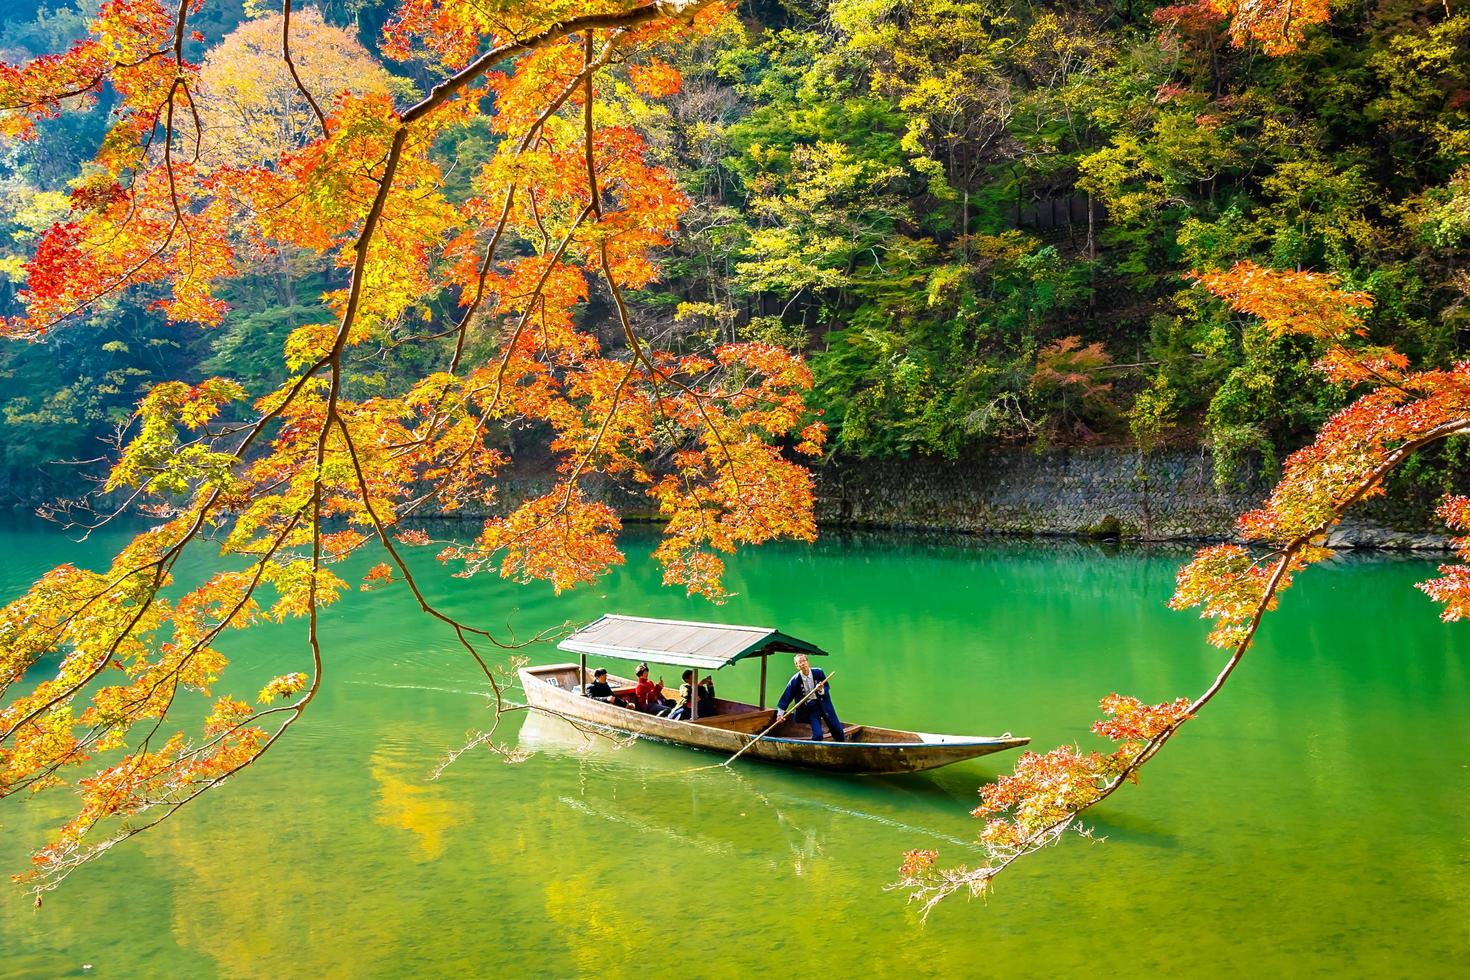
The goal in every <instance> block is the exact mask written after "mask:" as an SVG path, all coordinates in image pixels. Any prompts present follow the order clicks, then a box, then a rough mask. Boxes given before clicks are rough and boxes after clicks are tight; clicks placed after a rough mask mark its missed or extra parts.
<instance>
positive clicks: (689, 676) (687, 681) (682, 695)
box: [669, 670, 715, 721]
mask: <svg viewBox="0 0 1470 980" xmlns="http://www.w3.org/2000/svg"><path fill="white" fill-rule="evenodd" d="M682 676H683V679H684V683H682V684H680V685H679V700H677V701H675V702H674V710H673V711H671V712H669V717H670V718H671V719H673V720H674V721H688V720H689V702H690V701H691V700H693V698H694V691H693V690H692V688H693V687H694V671H692V670H686V671H684V673H683V675H682ZM714 697H715V681H714V678H713V677H701V678H700V679H699V714H700V716H701V717H703V716H707V715H712V714H714V713H715V706H714Z"/></svg>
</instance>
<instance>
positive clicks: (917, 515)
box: [17, 447, 1450, 552]
mask: <svg viewBox="0 0 1470 980" xmlns="http://www.w3.org/2000/svg"><path fill="white" fill-rule="evenodd" d="M550 466H551V464H550V462H549V461H546V462H544V464H543V465H541V466H536V467H531V468H529V469H526V470H520V471H512V472H510V473H508V474H506V475H505V476H504V477H503V478H502V479H501V480H500V481H499V487H500V490H499V499H500V500H501V501H504V502H506V503H510V502H512V501H520V500H526V499H531V498H534V497H538V496H541V495H543V494H545V493H548V492H550V491H551V490H552V489H553V487H554V486H555V482H556V477H555V474H554V473H553V472H552V471H551V468H550ZM813 475H814V476H815V478H816V490H817V522H818V524H819V525H821V526H822V527H824V528H830V529H842V528H851V529H868V530H901V531H930V532H941V533H960V534H970V535H1005V536H1015V537H1072V538H1094V539H1096V538H1102V539H1117V540H1128V541H1186V542H1199V541H1228V540H1232V539H1233V538H1234V537H1235V532H1234V528H1235V520H1236V518H1237V517H1238V516H1239V515H1240V514H1241V513H1243V512H1244V511H1247V510H1250V509H1252V508H1254V507H1257V506H1259V505H1260V503H1261V501H1262V500H1263V499H1264V498H1265V497H1266V495H1267V494H1268V493H1269V492H1270V486H1269V485H1267V484H1265V483H1264V482H1262V481H1260V480H1249V479H1247V480H1244V481H1243V482H1242V483H1241V485H1240V486H1238V487H1237V488H1235V489H1231V490H1225V491H1222V490H1220V489H1218V488H1216V486H1215V484H1214V461H1213V459H1212V458H1211V456H1210V454H1209V452H1208V451H1207V450H1204V449H1180V450H1167V451H1163V452H1157V453H1152V454H1149V455H1148V456H1146V457H1144V458H1142V459H1140V458H1139V456H1138V454H1137V453H1136V452H1133V451H1132V450H1128V449H1124V448H1118V447H1107V448H1090V449H1055V450H1047V451H1042V452H1038V451H1035V450H1029V449H1003V450H996V451H993V452H991V453H989V454H987V455H985V456H983V457H977V458H975V459H969V460H946V459H934V458H923V457H920V458H915V459H903V460H846V461H833V462H829V463H827V464H824V465H821V466H817V467H815V468H814V469H813ZM585 492H586V495H587V496H588V497H590V498H592V499H595V500H601V501H603V502H605V503H607V504H608V505H610V506H611V507H612V508H613V509H614V510H616V511H617V512H618V514H619V515H621V516H622V518H623V520H624V521H627V522H656V521H658V520H659V515H658V512H657V510H656V508H655V507H654V505H653V502H652V501H651V500H649V498H648V497H647V496H645V495H643V494H642V493H641V492H640V488H638V487H627V486H622V485H618V484H614V483H612V482H610V481H606V480H600V479H597V478H593V479H591V480H588V481H587V483H586V487H585ZM1388 503H1389V506H1387V507H1385V506H1382V505H1379V504H1370V505H1369V506H1368V507H1366V508H1364V510H1363V512H1361V513H1359V514H1356V515H1353V516H1352V517H1351V518H1350V520H1349V521H1347V522H1345V523H1344V524H1343V525H1342V526H1341V527H1338V528H1335V529H1334V530H1333V531H1332V533H1331V534H1330V535H1328V542H1327V543H1328V545H1329V546H1330V547H1333V548H1339V549H1352V548H1359V549H1377V550H1384V551H1423V552H1444V551H1448V550H1450V538H1449V536H1448V535H1447V534H1444V533H1443V532H1442V531H1436V530H1435V526H1434V524H1433V521H1432V518H1431V515H1430V514H1428V513H1424V514H1418V513H1416V512H1414V511H1413V508H1410V507H1405V506H1399V505H1397V504H1396V503H1395V502H1393V501H1389V502H1388ZM1400 503H1401V502H1400ZM17 509H22V510H29V509H33V508H31V507H20V506H19V505H17ZM492 510H494V508H493V507H491V508H467V509H465V510H461V511H458V512H456V513H453V514H431V515H422V516H431V517H446V518H471V519H476V518H480V517H482V516H484V514H486V513H488V512H490V511H492ZM1390 513H1391V514H1393V515H1394V520H1393V521H1390V520H1388V519H1387V518H1386V516H1385V515H1387V514H1390Z"/></svg>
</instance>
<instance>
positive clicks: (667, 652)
mask: <svg viewBox="0 0 1470 980" xmlns="http://www.w3.org/2000/svg"><path fill="white" fill-rule="evenodd" d="M557 648H558V649H560V650H570V651H572V652H574V653H587V654H597V655H600V656H604V657H616V658H618V659H619V660H646V661H648V662H649V663H655V664H672V665H674V666H677V667H699V668H702V669H710V670H719V669H720V668H721V667H728V666H730V665H731V664H733V663H734V662H735V661H737V660H743V659H744V658H746V657H763V656H766V655H768V654H772V653H806V654H811V655H813V656H818V657H825V656H826V655H827V651H826V650H823V649H821V648H820V647H817V646H816V645H814V644H811V643H808V642H806V641H805V640H798V639H797V638H796V637H794V636H790V635H788V634H786V633H782V632H780V631H779V630H775V629H772V628H771V627H769V626H729V625H727V624H725V623H691V622H685V621H683V620H678V619H646V618H644V617H642V616H617V615H613V614H611V613H610V614H608V615H606V616H603V617H602V618H601V619H599V620H597V621H596V622H595V623H592V624H591V625H590V626H584V627H582V628H581V629H579V630H577V632H575V633H573V634H572V635H571V636H569V637H567V638H566V639H565V640H562V641H561V642H560V643H558V644H557Z"/></svg>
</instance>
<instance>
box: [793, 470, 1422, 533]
mask: <svg viewBox="0 0 1470 980" xmlns="http://www.w3.org/2000/svg"><path fill="white" fill-rule="evenodd" d="M817 481H818V508H817V517H818V520H819V521H820V522H821V523H823V524H825V525H828V526H847V527H889V528H915V529H925V530H945V531H964V532H969V533H979V534H1049V535H1084V536H1087V535H1109V536H1111V535H1113V534H1117V535H1119V536H1121V537H1124V538H1142V539H1148V540H1158V541H1168V540H1200V539H1216V540H1224V539H1229V538H1231V537H1232V536H1233V530H1234V525H1235V518H1236V517H1237V516H1238V515H1239V514H1240V513H1241V512H1242V511H1244V510H1248V509H1250V508H1252V507H1255V506H1258V505H1259V504H1260V502H1261V501H1262V500H1263V499H1264V497H1265V496H1266V494H1267V492H1268V490H1269V488H1267V487H1265V486H1264V485H1261V484H1258V483H1257V484H1255V485H1253V486H1248V487H1246V488H1245V489H1242V490H1239V491H1235V492H1229V493H1222V492H1221V491H1219V490H1217V489H1216V488H1215V485H1214V476H1213V460H1212V459H1211V457H1210V455H1209V454H1208V453H1207V452H1203V451H1201V450H1193V451H1178V450H1171V451H1166V452H1159V453H1154V454H1151V455H1149V456H1147V457H1146V458H1145V459H1144V460H1143V461H1142V465H1141V467H1140V460H1139V457H1138V455H1137V454H1136V453H1134V452H1132V451H1129V450H1123V449H1072V450H1053V451H1047V452H1040V453H1038V452H1033V451H1028V450H1013V451H1000V452H994V453H991V454H989V455H987V456H985V457H984V458H981V459H978V460H974V461H969V462H951V461H948V460H924V459H919V460H905V461H898V462H889V461H862V462H851V463H846V464H834V465H832V466H828V467H824V468H822V469H820V470H818V471H817ZM1328 544H1329V545H1330V546H1332V547H1337V548H1354V547H1366V548H1385V549H1396V550H1403V549H1412V550H1444V549H1445V548H1446V547H1447V539H1446V538H1445V536H1444V535H1442V534H1434V533H1430V532H1429V531H1428V529H1427V526H1426V527H1425V528H1424V529H1420V530H1413V531H1404V530H1396V529H1393V528H1388V527H1385V526H1382V525H1380V524H1377V523H1374V522H1373V521H1371V520H1367V519H1364V518H1361V517H1355V518H1353V519H1352V520H1350V521H1349V522H1347V523H1345V524H1344V525H1343V526H1342V527H1340V528H1337V529H1335V530H1334V531H1333V532H1332V534H1331V535H1330V536H1329V538H1328Z"/></svg>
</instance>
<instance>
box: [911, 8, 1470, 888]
mask: <svg viewBox="0 0 1470 980" xmlns="http://www.w3.org/2000/svg"><path fill="white" fill-rule="evenodd" d="M1189 10H1194V11H1195V12H1196V13H1198V14H1199V15H1200V17H1201V18H1202V19H1203V20H1204V21H1208V22H1209V23H1212V24H1213V23H1218V22H1219V17H1221V16H1224V17H1229V18H1230V24H1229V33H1230V35H1231V37H1232V38H1233V40H1234V41H1235V43H1237V44H1246V43H1250V42H1259V43H1260V44H1261V46H1262V48H1263V49H1264V50H1265V51H1266V52H1267V53H1269V54H1276V55H1280V54H1288V53H1290V52H1292V51H1294V50H1296V47H1297V45H1298V43H1299V42H1300V40H1301V37H1302V35H1301V31H1302V30H1303V29H1304V28H1305V27H1307V26H1310V25H1312V24H1315V23H1321V22H1323V21H1325V20H1326V18H1327V6H1326V5H1325V4H1306V5H1303V4H1298V3H1294V2H1291V0H1288V2H1280V0H1271V2H1263V3H1257V4H1235V3H1229V4H1221V3H1218V2H1216V0H1208V2H1204V3H1201V4H1199V5H1198V6H1197V7H1196V8H1183V7H1179V8H1167V11H1168V13H1167V15H1166V16H1163V17H1159V18H1158V19H1159V20H1160V22H1161V23H1166V24H1171V25H1174V24H1177V23H1178V22H1179V21H1180V20H1181V19H1182V18H1183V16H1184V15H1183V14H1182V13H1181V11H1189ZM1161 13H1164V12H1163V11H1161ZM1192 278H1193V279H1194V281H1195V282H1196V283H1197V285H1198V286H1199V287H1201V288H1203V289H1204V290H1206V291H1208V292H1209V293H1211V294H1213V295H1214V296H1215V297H1217V298H1218V299H1220V300H1222V301H1223V302H1224V303H1225V304H1226V305H1227V306H1228V307H1229V308H1230V309H1231V310H1232V311H1234V312H1235V313H1238V314H1242V315H1245V316H1248V317H1251V318H1253V319H1255V320H1256V321H1258V322H1259V323H1260V325H1261V326H1262V327H1263V328H1264V329H1265V330H1266V331H1267V332H1268V333H1269V334H1270V335H1271V336H1272V337H1275V338H1281V337H1286V336H1290V335H1295V336H1299V337H1306V338H1310V339H1311V340H1313V341H1315V342H1316V343H1317V344H1318V345H1319V347H1320V350H1321V356H1320V357H1319V359H1318V361H1317V364H1316V366H1317V369H1318V370H1319V371H1320V372H1321V373H1322V374H1323V375H1325V376H1326V378H1327V379H1328V380H1330V381H1331V382H1334V383H1336V384H1339V385H1342V386H1344V387H1345V388H1347V389H1349V390H1356V391H1358V392H1360V394H1359V395H1358V397H1357V399H1356V400H1355V401H1353V402H1352V403H1351V404H1349V405H1348V406H1347V407H1346V408H1344V409H1342V410H1341V411H1340V412H1338V413H1337V414H1336V415H1335V416H1333V417H1332V418H1331V419H1330V420H1329V421H1328V422H1327V423H1326V424H1325V425H1323V426H1322V428H1321V430H1320V431H1319V432H1318V433H1317V435H1316V438H1315V439H1314V440H1313V442H1312V443H1311V444H1310V445H1308V446H1306V447H1304V448H1302V449H1300V450H1298V451H1297V452H1296V453H1294V454H1292V455H1291V457H1290V458H1289V459H1288V460H1287V461H1286V464H1285V466H1284V468H1283V475H1282V477H1281V480H1280V482H1279V483H1278V484H1277V486H1276V487H1275V489H1274V490H1273V491H1272V493H1271V495H1270V497H1269V499H1267V500H1266V501H1265V502H1264V503H1263V505H1262V506H1261V507H1260V508H1258V509H1256V510H1252V511H1249V512H1248V513H1246V514H1243V515H1242V516H1241V517H1240V518H1239V520H1238V523H1237V527H1236V533H1237V537H1238V538H1239V540H1240V542H1241V543H1228V544H1217V545H1211V546H1208V547H1205V548H1202V549H1200V551H1199V552H1198V553H1197V554H1196V555H1195V556H1194V559H1193V560H1192V561H1191V562H1190V563H1189V564H1187V565H1185V566H1184V567H1183V568H1182V569H1180V571H1179V573H1178V576H1177V579H1176V590H1175V593H1174V596H1173V598H1172V599H1171V600H1170V602H1169V605H1170V607H1171V608H1173V609H1177V610H1186V609H1194V608H1198V609H1199V610H1200V616H1201V617H1202V618H1205V619H1209V620H1212V621H1213V622H1214V626H1213V629H1212V630H1211V631H1210V634H1209V637H1208V640H1209V642H1210V643H1211V644H1212V645H1214V646H1217V647H1221V648H1223V649H1225V650H1226V651H1228V655H1227V657H1226V659H1225V661H1224V663H1223V664H1222V665H1221V668H1220V670H1219V672H1218V674H1217V675H1216V676H1215V678H1214V679H1213V680H1212V681H1211V682H1210V683H1209V684H1208V686H1206V687H1205V689H1204V690H1203V691H1202V692H1201V693H1199V694H1197V695H1196V696H1194V697H1192V698H1189V697H1181V698H1176V699H1174V700H1172V701H1165V702H1161V703H1158V704H1145V703H1144V702H1142V701H1140V700H1139V699H1137V698H1133V697H1128V696H1123V695H1119V694H1116V693H1115V694H1110V695H1108V696H1107V697H1105V698H1103V699H1102V701H1101V704H1100V707H1101V710H1102V714H1103V717H1102V718H1101V719H1100V720H1098V721H1097V722H1096V723H1095V724H1094V725H1093V726H1092V731H1093V732H1094V733H1095V734H1097V735H1099V736H1102V737H1103V738H1105V739H1107V740H1108V741H1109V742H1111V743H1112V748H1111V749H1110V750H1108V751H1098V750H1094V751H1084V750H1083V749H1081V748H1080V747H1078V746H1068V745H1064V746H1060V747H1058V748H1055V749H1052V750H1050V751H1048V752H1044V753H1037V752H1027V753H1025V754H1024V755H1023V756H1022V757H1021V759H1020V760H1019V762H1018V763H1017V764H1016V766H1015V768H1014V770H1013V771H1012V772H1010V773H1008V774H1003V775H1001V776H1000V777H999V778H998V779H997V780H996V781H995V782H994V783H992V784H989V785H986V786H984V787H982V788H981V791H980V798H981V801H980V805H979V806H978V807H976V808H975V810H974V811H973V815H974V816H976V817H977V818H980V819H981V820H983V821H984V826H983V829H982V830H981V833H980V842H981V844H982V846H983V847H984V849H985V852H986V860H985V861H984V862H983V863H982V864H980V865H979V866H978V867H967V866H958V867H946V866H945V865H944V864H943V862H941V861H940V860H939V854H938V853H937V852H936V851H933V850H914V851H909V852H908V853H907V854H906V855H905V857H904V861H903V864H902V866H901V867H900V870H899V881H898V882H897V883H896V884H895V887H899V888H903V889H905V890H907V891H908V893H909V896H910V899H911V900H912V901H915V902H917V903H918V904H919V905H920V906H921V908H922V909H923V912H924V914H926V915H927V914H928V912H929V911H930V910H932V909H933V908H934V907H935V905H937V904H938V903H939V902H941V901H943V900H944V899H945V898H947V897H948V896H951V895H954V894H956V893H959V892H967V893H968V894H970V895H972V896H975V895H981V894H984V893H985V892H986V891H987V890H988V889H989V888H990V887H991V884H992V882H993V881H994V879H995V877H996V876H997V875H999V874H1000V873H1001V872H1002V871H1004V870H1005V869H1006V868H1007V867H1009V866H1010V865H1011V864H1013V863H1014V862H1016V861H1017V860H1020V859H1021V858H1023V857H1026V856H1028V855H1031V854H1034V853H1036V852H1037V851H1039V850H1041V849H1043V848H1045V847H1047V846H1048V845H1051V844H1054V843H1057V842H1058V841H1059V840H1061V838H1062V837H1063V836H1064V835H1065V834H1066V833H1067V832H1068V831H1070V830H1075V831H1077V832H1079V833H1080V834H1082V835H1083V836H1087V835H1088V834H1089V830H1088V828H1087V827H1086V826H1085V825H1084V824H1082V823H1081V819H1080V818H1081V817H1082V815H1083V814H1084V813H1085V812H1086V811H1087V810H1089V809H1091V808H1092V807H1094V806H1096V805H1098V804H1099V803H1102V802H1103V801H1104V800H1106V799H1107V798H1108V797H1110V796H1112V795H1113V794H1114V793H1115V792H1117V791H1118V790H1120V789H1121V788H1122V787H1123V786H1124V785H1126V784H1128V783H1136V782H1137V781H1138V778H1139V772H1140V770H1141V769H1142V767H1143V766H1144V765H1145V764H1146V763H1147V762H1149V760H1151V759H1153V758H1154V757H1155V756H1156V755H1157V754H1158V752H1159V751H1160V750H1161V749H1162V748H1163V747H1164V745H1165V744H1167V743H1168V742H1169V741H1170V739H1172V738H1173V737H1174V736H1175V735H1176V734H1178V733H1179V731H1180V730H1181V728H1182V727H1183V726H1184V725H1185V724H1186V723H1187V722H1189V721H1190V720H1191V719H1193V718H1195V717H1196V716H1197V715H1198V713H1199V712H1200V711H1201V710H1202V709H1204V708H1205V707H1206V706H1207V705H1208V704H1209V703H1210V702H1211V701H1212V700H1214V699H1215V697H1216V696H1217V695H1218V694H1219V693H1220V691H1221V690H1222V689H1223V687H1224V685H1225V684H1226V682H1227V681H1228V680H1229V678H1230V676H1231V674H1232V673H1233V672H1234V670H1235V669H1236V667H1237V666H1239V664H1240V663H1241V660H1242V658H1243V657H1244V656H1245V654H1246V652H1247V651H1248V650H1249V649H1250V647H1251V644H1252V642H1253V640H1254V639H1255V636H1256V632H1257V630H1258V628H1259V627H1260V625H1261V621H1262V618H1263V617H1264V616H1265V614H1266V613H1268V612H1270V611H1272V610H1274V609H1275V608H1276V607H1277V603H1278V600H1279V597H1280V594H1281V593H1282V592H1283V591H1285V590H1286V589H1287V588H1289V587H1290V586H1291V584H1292V581H1293V578H1294V577H1295V576H1296V575H1297V574H1298V573H1300V572H1301V571H1302V570H1304V569H1305V568H1307V567H1308V566H1310V565H1312V564H1315V563H1317V562H1320V561H1323V560H1325V559H1327V558H1330V557H1331V556H1332V554H1333V552H1332V551H1331V550H1330V549H1329V548H1327V547H1326V546H1325V543H1324V542H1325V539H1326V535H1327V533H1328V532H1329V531H1330V530H1331V529H1332V528H1333V527H1334V526H1335V525H1337V524H1338V523H1339V521H1341V519H1342V517H1343V515H1344V514H1345V513H1346V512H1347V511H1348V510H1350V509H1351V508H1353V507H1354V506H1356V505H1357V504H1360V503H1362V502H1363V501H1365V500H1368V499H1371V498H1372V497H1375V496H1378V495H1381V494H1383V493H1384V480H1385V478H1386V477H1387V476H1388V475H1389V473H1390V472H1391V471H1392V470H1393V469H1394V468H1395V467H1397V466H1399V465H1400V464H1402V463H1404V462H1405V461H1406V460H1408V459H1409V458H1410V457H1412V456H1413V455H1414V454H1415V453H1418V452H1420V451H1421V450H1423V449H1425V448H1427V447H1429V446H1431V445H1434V444H1435V443H1438V442H1441V441H1442V440H1445V439H1448V438H1450V437H1452V436H1459V435H1466V434H1470V361H1462V362H1460V363H1457V364H1455V365H1454V366H1452V367H1450V368H1448V369H1443V370H1420V371H1415V370H1411V369H1410V366H1409V361H1408V359H1407V358H1406V357H1405V356H1403V355H1402V354H1400V353H1399V352H1397V351H1395V350H1393V349H1392V348H1389V347H1385V346H1378V345H1374V344H1371V343H1369V342H1368V341H1367V340H1366V339H1365V338H1366V333H1367V331H1366V329H1365V328H1364V327H1363V325H1362V320H1361V317H1362V314H1363V313H1364V312H1365V311H1366V310H1367V309H1368V308H1369V307H1371V306H1372V298H1371V297H1370V296H1369V295H1368V294H1367V293H1364V292H1360V291H1355V290H1350V289H1344V288H1342V287H1343V283H1342V282H1341V281H1340V279H1339V277H1338V276H1336V275H1332V274H1325V273H1315V272H1306V271H1279V270H1275V269H1270V268H1265V267H1262V266H1260V265H1258V264H1256V263H1254V262H1251V261H1242V262H1238V263H1236V264H1235V265H1233V266H1231V267H1230V268H1228V269H1224V270H1213V271H1202V272H1197V273H1195V274H1193V276H1192ZM1438 514H1439V516H1440V518H1442V519H1443V520H1444V522H1445V523H1446V524H1447V525H1448V526H1449V527H1450V528H1451V529H1453V530H1456V531H1460V532H1464V533H1465V536H1463V537H1457V538H1455V539H1453V544H1454V546H1455V549H1456V552H1457V555H1458V556H1459V558H1460V559H1461V560H1463V561H1465V562H1470V497H1464V496H1458V495H1449V496H1446V497H1445V498H1444V499H1443V500H1442V502H1441V504H1440V507H1439V510H1438ZM1419 588H1420V589H1422V590H1423V591H1424V592H1425V593H1426V594H1428V595H1429V596H1430V597H1431V598H1432V599H1434V600H1435V601H1437V602H1440V603H1442V604H1443V606H1444V608H1443V611H1442V612H1441V618H1442V619H1444V620H1445V621H1447V622H1453V621H1457V620H1460V619H1462V618H1464V617H1465V616H1466V615H1467V614H1470V564H1447V565H1443V566H1441V567H1440V577H1439V578H1436V579H1433V580H1431V581H1427V582H1422V583H1420V585H1419Z"/></svg>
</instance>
